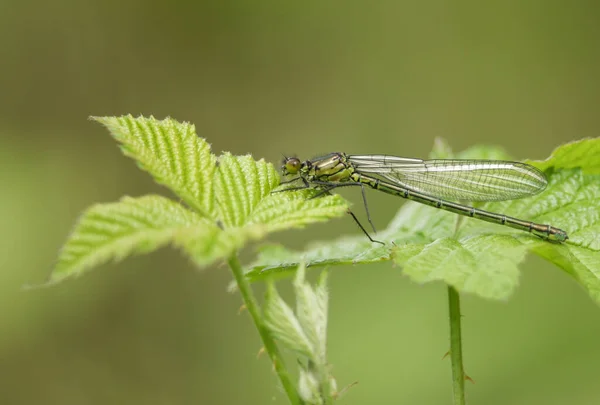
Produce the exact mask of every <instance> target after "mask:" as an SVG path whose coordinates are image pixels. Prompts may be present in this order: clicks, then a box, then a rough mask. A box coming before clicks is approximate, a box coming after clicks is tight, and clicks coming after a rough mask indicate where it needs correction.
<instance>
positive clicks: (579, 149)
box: [526, 138, 600, 174]
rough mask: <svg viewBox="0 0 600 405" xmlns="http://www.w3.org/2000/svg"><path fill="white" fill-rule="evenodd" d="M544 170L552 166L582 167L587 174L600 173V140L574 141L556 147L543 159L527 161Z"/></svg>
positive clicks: (564, 167) (563, 167)
mask: <svg viewBox="0 0 600 405" xmlns="http://www.w3.org/2000/svg"><path fill="white" fill-rule="evenodd" d="M526 163H529V164H531V165H534V166H536V167H538V168H539V169H541V170H543V171H547V170H548V169H550V168H555V169H574V168H581V169H582V170H583V172H584V173H586V174H600V142H598V138H586V139H581V140H578V141H573V142H570V143H567V144H564V145H561V146H559V147H558V148H556V149H555V150H554V151H553V152H552V154H551V155H550V157H549V158H548V159H546V160H543V161H535V160H534V161H526Z"/></svg>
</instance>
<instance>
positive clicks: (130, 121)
mask: <svg viewBox="0 0 600 405" xmlns="http://www.w3.org/2000/svg"><path fill="white" fill-rule="evenodd" d="M93 119H94V120H96V121H98V122H100V123H101V124H103V125H104V126H106V128H108V130H109V131H110V133H111V135H112V136H113V137H114V138H115V139H116V140H117V141H119V142H120V143H121V144H122V150H123V153H124V154H125V155H127V156H129V157H131V158H133V159H135V160H136V161H137V162H138V164H139V166H140V167H141V168H142V169H144V170H146V171H147V172H148V173H150V174H151V175H152V176H153V177H154V179H155V180H156V182H157V183H159V184H162V185H165V186H166V187H168V188H170V189H171V190H172V191H173V192H174V193H175V194H177V195H178V196H179V197H180V198H181V199H182V200H183V201H185V202H186V203H187V204H188V205H189V206H190V207H193V208H194V209H195V210H196V211H198V212H199V213H201V214H202V215H203V216H205V217H207V218H214V215H213V214H212V213H213V212H214V197H213V192H212V179H213V172H214V170H215V162H216V157H215V156H214V155H213V154H211V152H210V146H209V145H208V143H207V142H206V141H205V140H204V139H202V138H199V137H198V136H197V135H196V130H195V127H194V125H192V124H189V123H186V122H183V123H181V122H177V121H175V120H173V119H171V118H167V119H164V120H157V119H155V118H154V117H150V118H145V117H138V118H134V117H133V116H131V115H127V116H122V117H93Z"/></svg>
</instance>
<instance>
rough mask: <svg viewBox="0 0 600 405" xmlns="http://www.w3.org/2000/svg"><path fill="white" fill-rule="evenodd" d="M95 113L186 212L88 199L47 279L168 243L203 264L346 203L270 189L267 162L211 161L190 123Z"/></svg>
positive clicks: (169, 205)
mask: <svg viewBox="0 0 600 405" xmlns="http://www.w3.org/2000/svg"><path fill="white" fill-rule="evenodd" d="M94 119H95V120H97V121H98V122H101V123H102V124H104V125H105V126H106V127H107V128H108V129H109V131H110V132H111V134H112V135H113V136H114V137H115V139H117V140H118V141H119V142H121V143H122V149H123V151H124V152H125V154H126V155H128V156H131V157H132V158H134V159H135V160H137V161H138V163H139V165H140V166H141V167H142V168H143V169H144V170H147V171H148V172H149V173H150V174H152V176H154V178H155V179H156V180H157V181H158V182H159V183H161V184H164V185H166V186H168V187H169V188H170V189H171V190H172V191H174V192H175V193H176V194H177V195H178V196H179V197H180V198H181V199H182V200H183V201H184V202H185V203H186V204H187V205H188V206H190V207H191V208H192V209H193V211H192V210H188V209H187V208H185V207H184V206H182V205H180V204H178V203H175V202H173V201H171V200H168V199H166V198H163V197H156V196H149V197H142V198H140V199H131V198H125V199H124V200H122V201H121V202H119V203H114V204H99V205H96V206H93V207H92V208H90V209H89V210H88V211H86V213H85V214H84V215H83V216H82V218H81V220H80V221H79V223H78V225H77V227H76V229H75V231H74V232H73V234H72V235H71V237H70V239H69V240H68V241H67V243H66V245H65V247H64V249H63V251H62V252H61V254H60V257H59V262H58V265H57V267H56V270H55V272H54V274H53V275H52V280H53V281H56V280H60V279H62V278H64V277H66V276H67V275H71V274H78V273H81V272H83V271H85V270H87V269H89V268H90V267H93V266H94V265H97V264H100V263H103V262H105V261H108V260H110V259H115V260H120V259H122V258H123V257H125V256H126V255H128V254H133V253H145V252H150V251H152V250H154V249H156V248H158V247H160V246H162V245H164V244H167V243H169V242H170V243H172V244H173V245H175V246H177V247H179V248H181V249H183V251H184V252H185V253H186V254H187V255H188V256H189V257H191V258H192V259H193V260H194V262H195V263H197V264H198V265H200V266H206V265H208V264H211V263H213V262H214V261H216V260H219V259H224V258H226V257H228V256H229V255H231V254H232V253H234V252H235V251H236V250H238V249H240V248H241V247H243V246H244V245H245V244H247V243H248V242H250V241H253V240H257V239H260V238H263V237H265V236H266V235H267V234H268V233H271V232H275V231H278V230H282V229H288V228H294V227H302V226H305V225H306V224H309V223H312V222H319V221H325V220H327V219H329V218H332V217H336V216H341V215H343V214H344V212H346V210H347V205H346V203H345V201H344V200H343V199H342V198H340V197H339V196H325V197H322V198H315V199H310V196H314V195H315V193H316V192H315V191H314V190H304V191H296V192H292V191H290V192H282V193H278V192H273V191H274V188H275V187H277V186H278V185H279V180H280V177H279V174H278V173H277V172H276V171H275V169H274V168H273V165H271V164H270V163H266V162H265V161H264V160H260V161H255V160H254V159H252V157H251V156H232V155H231V154H229V153H224V154H223V155H222V156H221V157H220V158H219V159H218V160H217V158H216V156H214V155H213V154H211V152H210V148H209V145H208V144H207V143H206V141H204V140H203V139H201V138H198V137H197V136H196V133H195V130H194V126H193V125H190V124H187V123H179V122H177V121H175V120H172V119H165V120H162V121H160V120H156V119H154V118H152V117H150V118H144V117H139V118H133V117H132V116H124V117H119V118H113V117H104V118H94ZM217 161H218V164H217Z"/></svg>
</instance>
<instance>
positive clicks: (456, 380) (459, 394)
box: [448, 286, 465, 405]
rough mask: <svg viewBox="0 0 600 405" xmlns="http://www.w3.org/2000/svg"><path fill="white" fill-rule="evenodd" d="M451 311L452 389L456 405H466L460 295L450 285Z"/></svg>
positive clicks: (449, 303) (449, 302) (449, 305)
mask: <svg viewBox="0 0 600 405" xmlns="http://www.w3.org/2000/svg"><path fill="white" fill-rule="evenodd" d="M448 307H449V312H450V361H451V363H452V390H453V393H454V405H465V370H464V368H463V361H462V337H461V330H460V297H459V295H458V291H456V290H455V289H454V287H451V286H448Z"/></svg>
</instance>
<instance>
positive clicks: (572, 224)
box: [247, 138, 600, 302]
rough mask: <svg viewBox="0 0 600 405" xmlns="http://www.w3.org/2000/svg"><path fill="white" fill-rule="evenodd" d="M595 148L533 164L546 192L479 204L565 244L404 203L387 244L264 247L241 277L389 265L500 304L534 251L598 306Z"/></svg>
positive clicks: (599, 204)
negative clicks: (557, 231) (561, 233)
mask: <svg viewBox="0 0 600 405" xmlns="http://www.w3.org/2000/svg"><path fill="white" fill-rule="evenodd" d="M598 145H600V138H597V139H594V140H584V141H581V142H575V143H571V144H567V145H564V146H563V147H559V148H557V149H556V150H555V151H554V153H553V156H552V157H551V158H549V159H548V160H546V161H544V162H542V163H540V162H532V164H535V165H537V166H538V167H540V168H542V169H543V168H546V169H547V172H546V174H547V176H548V179H549V185H548V187H547V189H546V190H545V191H544V192H542V193H540V194H538V195H536V196H533V197H530V198H526V199H521V200H512V201H503V202H490V203H486V204H481V205H478V207H479V208H482V209H484V210H488V211H492V212H498V213H503V214H506V215H509V216H513V217H517V218H521V219H525V220H531V221H535V222H538V223H543V224H552V225H553V226H555V227H558V228H561V229H564V230H566V231H567V232H568V234H569V240H568V241H567V242H566V243H551V242H547V241H544V240H542V239H540V238H537V237H536V236H534V235H531V234H528V233H526V232H522V231H518V230H514V229H512V228H508V227H504V226H500V225H496V224H490V223H487V222H483V221H480V220H476V219H473V218H468V217H461V216H458V215H456V214H452V213H450V212H446V211H443V210H437V209H435V208H432V207H429V206H425V205H422V204H418V203H415V202H407V203H406V204H404V205H403V207H402V208H401V209H400V210H399V212H398V214H397V215H396V217H395V218H394V219H393V220H392V222H391V223H390V225H389V226H388V228H387V229H385V230H384V231H383V232H380V233H379V234H377V235H376V238H377V239H378V240H382V241H385V242H387V245H386V246H380V245H377V244H372V243H370V242H369V241H368V240H366V238H365V237H364V236H363V235H358V236H354V237H342V238H340V239H338V240H335V241H328V242H317V243H312V244H311V245H309V246H308V247H307V248H306V249H305V250H303V251H301V252H294V251H288V250H287V249H284V248H281V247H272V246H271V247H266V248H264V249H263V250H262V251H261V252H260V254H259V258H258V260H257V261H256V262H255V263H254V264H253V265H252V266H251V267H250V269H249V271H248V273H247V275H248V277H249V279H250V280H253V281H256V280H260V279H264V278H269V277H272V276H275V275H281V276H285V275H289V274H290V273H293V271H294V269H295V267H296V266H297V265H298V263H299V262H301V261H303V262H305V263H306V264H307V266H321V265H334V264H349V263H352V264H360V263H372V262H375V261H381V260H394V261H395V262H396V263H397V264H399V265H401V266H402V268H403V271H404V273H405V274H406V275H408V276H409V277H411V278H412V279H413V280H415V281H417V282H429V281H434V280H440V281H443V282H445V283H447V284H449V285H452V286H454V287H456V288H457V289H458V290H459V291H461V292H468V293H473V294H477V295H479V296H481V297H486V298H493V299H503V298H506V297H508V296H509V295H510V294H511V293H512V292H513V291H514V289H515V287H516V286H517V284H518V277H519V272H518V265H519V263H521V261H522V260H523V258H524V256H525V254H526V253H527V252H533V253H535V254H538V255H539V256H541V257H544V258H545V259H547V260H549V261H550V262H552V263H554V264H556V265H557V266H559V267H560V268H562V269H563V270H565V271H566V272H567V273H568V274H570V275H572V276H573V277H574V278H575V279H576V280H577V281H578V282H579V283H580V284H581V285H582V286H583V287H584V288H585V289H586V290H587V291H588V292H589V294H590V295H591V296H592V297H593V298H594V299H596V300H597V301H599V302H600V259H599V256H600V252H599V251H600V176H599V175H597V174H596V171H597V168H596V164H597V159H591V158H584V157H582V155H581V154H582V153H583V154H586V153H592V152H593V151H596V150H597V148H599V147H600V146H598ZM563 148H564V150H563ZM578 148H581V151H580V150H579V149H578ZM448 151H449V147H447V146H446V145H444V144H443V143H439V144H438V145H437V146H436V154H438V155H440V154H442V155H443V154H447V153H449V152H448ZM454 156H455V157H459V158H486V159H506V160H510V157H509V156H507V155H506V154H505V153H504V152H503V151H502V150H500V149H498V148H484V147H473V148H470V149H468V150H466V151H464V152H462V153H459V154H457V155H454ZM445 157H451V156H445ZM573 157H580V164H579V166H578V165H576V164H575V163H574V162H571V161H570V159H571V158H573ZM399 202H400V201H399Z"/></svg>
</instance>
